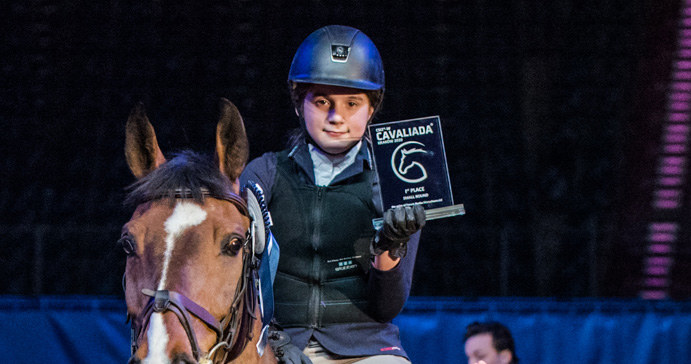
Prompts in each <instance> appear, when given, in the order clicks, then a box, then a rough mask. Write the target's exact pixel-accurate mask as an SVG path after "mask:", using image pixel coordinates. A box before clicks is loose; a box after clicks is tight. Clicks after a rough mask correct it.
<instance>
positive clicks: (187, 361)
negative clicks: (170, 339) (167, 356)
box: [171, 354, 197, 364]
mask: <svg viewBox="0 0 691 364" xmlns="http://www.w3.org/2000/svg"><path fill="white" fill-rule="evenodd" d="M196 363H197V362H196V361H194V360H193V359H192V358H190V356H189V355H187V354H178V355H176V356H175V357H174V358H173V361H171V364H196Z"/></svg>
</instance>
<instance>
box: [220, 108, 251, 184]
mask: <svg viewBox="0 0 691 364" xmlns="http://www.w3.org/2000/svg"><path fill="white" fill-rule="evenodd" d="M219 108H220V117H219V120H218V125H217V127H216V158H217V160H218V168H219V169H220V170H221V172H222V173H223V174H225V175H226V176H228V178H230V181H231V182H232V183H233V190H234V192H236V193H238V192H239V191H240V183H239V181H238V177H240V173H242V170H243V169H244V168H245V164H247V159H248V158H249V154H250V153H249V143H248V141H247V134H246V133H245V124H244V123H243V122H242V117H241V116H240V112H239V111H238V108H237V107H235V105H233V103H232V102H230V101H228V100H227V99H225V98H221V100H220V102H219Z"/></svg>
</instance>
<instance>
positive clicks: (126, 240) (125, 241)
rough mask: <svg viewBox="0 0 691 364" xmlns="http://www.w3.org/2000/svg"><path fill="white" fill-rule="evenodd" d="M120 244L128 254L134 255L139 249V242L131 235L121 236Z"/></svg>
mask: <svg viewBox="0 0 691 364" xmlns="http://www.w3.org/2000/svg"><path fill="white" fill-rule="evenodd" d="M118 244H119V245H120V246H121V247H122V250H124V251H125V254H127V255H128V256H130V255H134V254H135V252H136V251H137V249H136V247H137V244H136V243H135V242H134V239H133V238H132V237H131V236H129V235H125V236H123V237H121V238H120V240H118Z"/></svg>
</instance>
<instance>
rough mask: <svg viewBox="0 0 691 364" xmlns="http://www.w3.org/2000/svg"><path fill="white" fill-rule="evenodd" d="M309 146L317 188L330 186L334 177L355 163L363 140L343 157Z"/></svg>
mask: <svg viewBox="0 0 691 364" xmlns="http://www.w3.org/2000/svg"><path fill="white" fill-rule="evenodd" d="M308 146H309V152H310V157H311V158H312V164H313V165H314V184H316V185H317V186H328V185H329V183H331V181H332V180H333V179H334V177H336V176H338V174H339V173H341V172H343V170H344V169H346V168H348V166H350V165H351V164H353V163H354V162H355V158H356V157H357V155H358V151H360V146H362V140H361V141H359V142H358V143H357V144H356V145H355V146H353V147H352V148H350V150H349V151H348V153H346V154H345V155H343V156H333V155H330V154H326V153H324V152H323V151H322V150H321V149H319V148H317V147H315V146H314V145H312V144H308Z"/></svg>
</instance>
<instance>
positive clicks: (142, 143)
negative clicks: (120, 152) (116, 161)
mask: <svg viewBox="0 0 691 364" xmlns="http://www.w3.org/2000/svg"><path fill="white" fill-rule="evenodd" d="M125 130H126V131H125V157H126V158H127V165H128V166H129V167H130V171H132V174H134V176H135V177H137V178H142V177H144V176H146V175H147V174H149V172H151V171H153V170H154V169H156V168H158V167H159V166H160V165H161V164H163V163H165V161H166V158H165V157H164V156H163V153H162V152H161V149H160V148H159V147H158V141H157V140H156V133H155V132H154V127H153V125H151V123H150V122H149V118H148V117H147V116H146V110H144V104H143V103H141V102H140V103H138V104H137V105H135V106H134V108H132V111H131V112H130V117H129V118H128V119H127V126H126V127H125Z"/></svg>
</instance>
